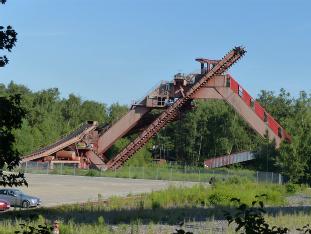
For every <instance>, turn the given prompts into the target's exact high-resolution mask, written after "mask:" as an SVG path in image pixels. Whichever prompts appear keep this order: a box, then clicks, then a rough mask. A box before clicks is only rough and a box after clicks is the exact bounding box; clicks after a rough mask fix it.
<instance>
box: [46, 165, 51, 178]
mask: <svg viewBox="0 0 311 234" xmlns="http://www.w3.org/2000/svg"><path fill="white" fill-rule="evenodd" d="M49 168H50V163H49V162H47V165H46V174H47V175H48V174H49Z"/></svg>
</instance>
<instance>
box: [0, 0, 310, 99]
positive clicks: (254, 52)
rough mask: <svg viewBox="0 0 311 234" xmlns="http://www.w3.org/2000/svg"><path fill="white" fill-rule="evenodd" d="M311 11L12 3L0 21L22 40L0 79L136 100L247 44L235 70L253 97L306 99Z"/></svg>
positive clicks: (293, 4) (170, 1)
mask: <svg viewBox="0 0 311 234" xmlns="http://www.w3.org/2000/svg"><path fill="white" fill-rule="evenodd" d="M310 12H311V1H310V0H296V1H294V0H291V1H290V0H244V1H242V0H235V1H233V0H218V1H208V0H191V1H190V0H188V1H186V0H157V1H155V0H153V1H152V0H113V1H105V0H88V1H85V0H66V1H61V0H54V1H51V0H27V1H21V0H8V1H7V4H6V5H4V6H0V23H1V25H8V24H10V25H13V26H14V28H15V30H16V31H17V32H18V43H17V46H16V47H15V48H14V50H13V51H12V53H9V54H7V55H8V57H9V59H10V60H11V61H10V64H9V65H8V66H7V67H5V68H4V69H1V70H0V82H1V83H5V84H7V83H8V82H10V81H11V80H13V81H14V82H16V83H19V84H24V85H26V86H28V87H29V88H30V89H32V90H35V91H37V90H41V89H47V88H51V87H58V88H59V90H60V92H61V95H62V97H67V96H68V94H70V93H74V94H76V95H79V96H81V97H82V98H83V99H85V100H86V99H90V100H96V101H100V102H104V103H106V104H111V103H113V102H119V103H121V104H130V103H131V101H132V100H135V99H139V98H141V97H142V96H144V95H145V94H146V93H147V91H148V90H150V88H152V87H153V86H154V85H156V84H157V83H158V82H159V81H161V80H170V79H171V78H172V76H173V75H174V74H175V73H177V72H184V73H187V72H192V71H194V70H197V69H198V68H199V64H197V63H196V62H195V61H194V59H195V58H196V57H207V58H216V59H217V58H221V57H222V56H223V55H224V54H225V53H226V52H227V51H228V50H230V49H231V48H232V47H234V46H236V45H243V46H245V47H246V49H247V51H248V53H247V55H246V56H245V57H244V58H243V59H242V60H241V61H240V62H238V63H237V64H236V65H235V66H234V67H233V68H232V69H231V70H230V73H231V74H232V75H233V77H235V78H236V79H237V80H238V82H239V83H240V84H241V85H242V86H243V87H244V88H245V89H246V90H248V91H249V92H250V93H251V95H252V96H255V97H256V96H257V94H258V93H259V91H260V90H262V89H265V90H273V91H276V92H278V90H279V89H280V88H285V89H286V90H288V91H290V92H291V93H292V94H293V95H295V96H297V95H298V94H299V91H301V90H305V91H307V92H311V79H310V78H311V75H310V68H311V58H310V55H311V13H310Z"/></svg>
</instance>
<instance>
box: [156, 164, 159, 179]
mask: <svg viewBox="0 0 311 234" xmlns="http://www.w3.org/2000/svg"><path fill="white" fill-rule="evenodd" d="M158 178H159V167H157V178H156V180H157V179H158Z"/></svg>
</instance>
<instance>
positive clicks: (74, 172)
mask: <svg viewBox="0 0 311 234" xmlns="http://www.w3.org/2000/svg"><path fill="white" fill-rule="evenodd" d="M73 175H74V176H75V175H76V164H73Z"/></svg>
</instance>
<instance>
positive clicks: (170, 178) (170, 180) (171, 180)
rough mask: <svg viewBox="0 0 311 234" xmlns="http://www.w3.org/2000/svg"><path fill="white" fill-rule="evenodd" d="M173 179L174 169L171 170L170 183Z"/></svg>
mask: <svg viewBox="0 0 311 234" xmlns="http://www.w3.org/2000/svg"><path fill="white" fill-rule="evenodd" d="M172 177H173V168H171V175H170V181H172Z"/></svg>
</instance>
